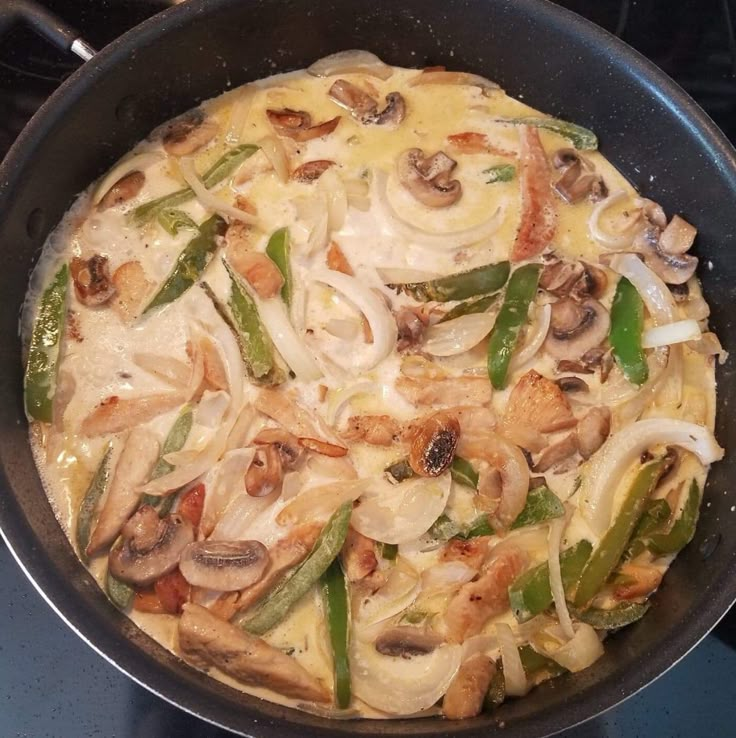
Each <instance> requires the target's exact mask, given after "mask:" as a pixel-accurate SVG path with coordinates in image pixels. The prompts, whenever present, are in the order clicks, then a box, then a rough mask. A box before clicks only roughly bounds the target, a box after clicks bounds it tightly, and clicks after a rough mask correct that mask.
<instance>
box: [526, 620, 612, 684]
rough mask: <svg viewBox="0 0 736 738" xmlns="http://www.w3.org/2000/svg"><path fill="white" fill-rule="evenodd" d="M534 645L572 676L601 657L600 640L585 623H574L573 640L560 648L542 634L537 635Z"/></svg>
mask: <svg viewBox="0 0 736 738" xmlns="http://www.w3.org/2000/svg"><path fill="white" fill-rule="evenodd" d="M534 643H535V645H536V646H537V647H538V649H539V651H540V652H541V653H543V654H544V655H545V656H547V657H548V658H551V659H552V660H553V661H556V662H557V663H558V664H559V665H560V666H563V667H564V668H565V669H567V670H568V671H571V672H572V673H573V674H574V673H576V672H578V671H582V670H583V669H587V668H588V667H589V666H590V665H591V664H593V663H595V662H596V661H597V660H598V659H599V658H600V657H601V656H603V644H602V643H601V639H600V638H599V637H598V634H597V633H596V632H595V629H594V628H593V627H592V626H591V625H588V624H587V623H576V624H575V634H574V636H573V638H572V639H571V640H569V641H568V642H567V643H564V644H563V645H561V646H557V645H556V643H555V642H554V640H553V638H552V637H550V636H547V637H545V636H544V634H539V635H538V636H537V637H536V638H535V639H534Z"/></svg>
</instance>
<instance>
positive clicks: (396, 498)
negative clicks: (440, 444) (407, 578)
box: [351, 474, 451, 544]
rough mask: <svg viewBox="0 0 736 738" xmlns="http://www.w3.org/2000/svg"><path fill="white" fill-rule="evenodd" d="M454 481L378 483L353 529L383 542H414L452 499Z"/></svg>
mask: <svg viewBox="0 0 736 738" xmlns="http://www.w3.org/2000/svg"><path fill="white" fill-rule="evenodd" d="M450 482H451V479H450V475H449V474H443V475H442V476H440V477H436V478H424V477H420V478H418V479H409V480H407V481H406V482H402V483H401V484H400V485H392V484H390V483H389V482H388V481H387V480H385V479H377V480H374V481H373V482H372V483H371V486H370V489H369V490H367V491H366V493H365V494H364V495H363V497H362V499H361V502H360V505H359V506H358V507H357V508H356V509H355V510H354V511H353V517H352V519H351V522H352V526H353V528H355V530H357V531H358V532H359V533H362V534H363V535H364V536H367V537H368V538H372V539H373V540H374V541H381V542H382V543H392V544H394V543H408V542H409V541H413V540H415V539H416V538H419V536H421V535H422V534H423V533H426V532H427V531H428V530H429V528H430V527H431V525H432V523H434V521H435V520H437V518H438V517H439V516H440V515H441V514H442V512H443V510H444V509H445V506H446V505H447V498H448V497H449V496H450V486H451V485H450Z"/></svg>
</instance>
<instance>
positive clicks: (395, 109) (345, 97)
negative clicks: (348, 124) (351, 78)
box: [328, 79, 406, 126]
mask: <svg viewBox="0 0 736 738" xmlns="http://www.w3.org/2000/svg"><path fill="white" fill-rule="evenodd" d="M328 94H329V96H330V98H331V99H332V100H333V101H334V102H336V103H337V104H338V105H340V107H343V108H345V109H346V110H349V111H350V114H351V115H352V117H353V118H355V119H356V120H358V121H360V122H361V123H363V124H365V125H378V126H383V125H398V124H399V123H401V121H402V120H403V119H404V116H405V115H406V103H405V102H404V98H403V96H402V95H401V94H400V93H398V92H389V94H388V95H386V106H385V107H384V109H383V110H381V111H380V112H379V110H378V103H377V102H376V100H375V99H374V98H373V97H371V96H370V95H369V94H368V93H367V92H364V91H363V90H361V89H360V87H358V86H357V85H354V84H352V82H348V81H347V80H344V79H338V80H336V81H335V82H334V83H333V85H332V87H330V91H329V92H328Z"/></svg>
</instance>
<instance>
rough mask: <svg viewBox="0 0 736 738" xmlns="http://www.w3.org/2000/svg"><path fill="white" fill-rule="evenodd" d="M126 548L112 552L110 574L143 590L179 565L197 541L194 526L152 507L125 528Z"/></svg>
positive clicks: (124, 544) (143, 509)
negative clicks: (182, 557) (185, 551)
mask: <svg viewBox="0 0 736 738" xmlns="http://www.w3.org/2000/svg"><path fill="white" fill-rule="evenodd" d="M122 534H123V545H122V546H120V547H119V548H115V549H113V550H112V551H111V552H110V557H109V566H110V572H111V573H112V575H113V576H114V577H115V578H116V579H120V580H121V581H123V582H127V583H128V584H133V585H136V586H139V587H147V586H148V585H149V584H153V582H155V581H156V580H157V579H158V578H159V577H161V576H163V575H164V574H168V572H170V571H172V570H173V569H175V568H176V567H177V565H178V564H179V558H180V557H181V553H182V551H183V550H184V549H185V548H186V547H187V546H188V545H189V544H190V543H191V542H192V541H193V540H194V529H193V527H192V524H191V523H190V522H189V521H188V520H187V519H186V518H184V517H182V516H181V515H177V514H176V513H174V514H172V515H167V516H166V517H165V518H159V516H158V512H156V510H155V509H154V508H153V507H151V506H150V505H144V506H143V507H141V508H139V509H138V511H137V512H136V513H135V514H134V515H133V517H132V518H131V519H130V520H129V521H128V522H127V523H126V524H125V526H124V527H123V531H122Z"/></svg>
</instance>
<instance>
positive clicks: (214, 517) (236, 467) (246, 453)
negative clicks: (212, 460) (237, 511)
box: [199, 448, 256, 536]
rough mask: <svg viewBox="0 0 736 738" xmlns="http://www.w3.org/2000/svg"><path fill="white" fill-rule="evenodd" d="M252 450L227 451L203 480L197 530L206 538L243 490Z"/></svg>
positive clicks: (251, 458)
mask: <svg viewBox="0 0 736 738" xmlns="http://www.w3.org/2000/svg"><path fill="white" fill-rule="evenodd" d="M255 453H256V450H255V449H254V448H238V449H235V450H233V451H228V452H227V453H226V454H225V455H224V456H223V457H222V459H221V460H220V461H219V462H218V463H217V464H215V466H213V467H212V468H211V469H210V470H209V472H207V475H206V476H205V478H204V480H203V481H204V488H205V490H206V493H205V496H204V508H203V510H202V519H201V521H200V524H199V529H200V531H201V533H202V534H203V535H204V536H208V535H209V534H210V532H211V531H212V529H213V528H214V527H215V525H216V524H217V521H218V520H219V519H220V517H221V515H222V513H223V512H224V511H225V509H226V508H227V506H228V505H229V504H230V501H231V500H232V498H233V497H234V496H236V495H238V494H242V493H243V491H244V490H245V473H246V472H247V471H248V467H249V466H250V465H251V462H252V461H253V457H254V456H255Z"/></svg>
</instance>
